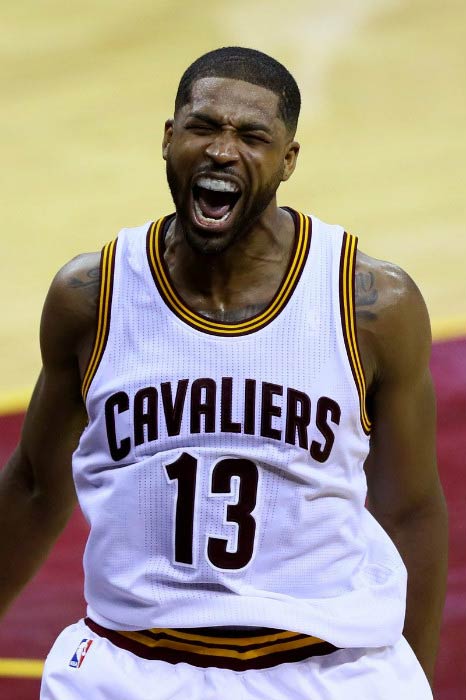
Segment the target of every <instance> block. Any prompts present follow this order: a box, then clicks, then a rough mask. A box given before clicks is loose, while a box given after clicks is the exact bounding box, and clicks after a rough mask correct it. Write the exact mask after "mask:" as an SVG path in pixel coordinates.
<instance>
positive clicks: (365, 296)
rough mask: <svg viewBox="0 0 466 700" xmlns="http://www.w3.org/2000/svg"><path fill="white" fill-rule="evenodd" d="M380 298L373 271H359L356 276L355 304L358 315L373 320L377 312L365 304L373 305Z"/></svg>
mask: <svg viewBox="0 0 466 700" xmlns="http://www.w3.org/2000/svg"><path fill="white" fill-rule="evenodd" d="M378 298H379V293H378V291H377V287H376V286H375V276H374V273H373V272H357V273H356V276H355V304H356V315H357V316H359V317H361V318H365V319H367V320H368V321H373V320H375V319H376V318H377V314H376V313H374V312H373V311H369V310H368V309H362V308H361V307H363V306H366V307H367V306H373V305H374V304H376V302H377V300H378Z"/></svg>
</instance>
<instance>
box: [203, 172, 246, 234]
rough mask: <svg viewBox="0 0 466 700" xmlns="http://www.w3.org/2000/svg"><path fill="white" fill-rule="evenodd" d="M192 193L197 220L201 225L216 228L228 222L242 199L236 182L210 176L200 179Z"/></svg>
mask: <svg viewBox="0 0 466 700" xmlns="http://www.w3.org/2000/svg"><path fill="white" fill-rule="evenodd" d="M192 193H193V202H194V214H195V217H196V219H197V220H198V222H199V223H200V224H201V225H204V226H214V227H217V226H219V225H221V224H224V223H226V222H227V221H228V219H229V218H230V216H231V213H232V211H233V209H234V208H235V205H236V203H237V202H238V200H239V198H240V197H241V190H240V188H239V186H238V185H237V184H236V183H235V182H232V181H231V180H223V179H220V178H214V177H209V176H203V177H201V178H199V179H198V180H197V181H196V183H195V185H194V186H193V189H192Z"/></svg>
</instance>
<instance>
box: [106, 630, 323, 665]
mask: <svg viewBox="0 0 466 700" xmlns="http://www.w3.org/2000/svg"><path fill="white" fill-rule="evenodd" d="M159 631H161V630H159ZM167 633H169V634H172V631H171V630H167ZM119 634H122V635H123V636H124V637H128V638H129V639H132V640H134V641H136V642H139V643H142V644H143V645H144V646H147V647H150V648H157V647H161V648H165V649H175V650H177V651H183V652H188V653H191V654H201V655H204V656H219V657H227V658H228V657H229V658H234V659H242V660H247V659H255V658H258V657H261V656H267V655H268V654H275V653H277V652H282V651H289V650H292V649H299V648H302V647H306V646H313V645H314V644H319V643H322V641H323V640H321V639H317V638H316V637H305V638H304V639H295V640H289V641H284V642H283V643H282V644H266V645H265V646H263V647H260V648H259V649H250V650H249V651H237V650H236V649H225V648H223V649H222V648H218V647H207V646H206V647H202V646H198V645H196V644H190V643H189V642H183V641H176V640H171V639H150V638H148V637H145V636H144V635H142V634H140V633H138V632H120V633H119ZM290 634H291V635H292V636H293V637H296V636H297V635H298V633H297V632H292V633H290ZM214 640H215V641H216V638H215V637H214V638H212V637H210V638H209V637H207V638H203V641H205V642H206V643H209V642H210V643H212V641H214ZM255 641H256V640H255V639H254V638H253V637H250V638H248V639H247V642H246V643H247V644H249V645H251V644H253V643H254V642H255ZM227 643H228V644H230V645H236V644H238V640H237V639H234V638H229V639H228V640H227Z"/></svg>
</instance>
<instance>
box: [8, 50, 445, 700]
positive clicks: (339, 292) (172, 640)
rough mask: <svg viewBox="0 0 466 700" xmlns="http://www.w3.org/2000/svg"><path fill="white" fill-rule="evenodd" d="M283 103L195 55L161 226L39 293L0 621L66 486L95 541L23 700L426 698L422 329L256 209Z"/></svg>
mask: <svg viewBox="0 0 466 700" xmlns="http://www.w3.org/2000/svg"><path fill="white" fill-rule="evenodd" d="M299 106H300V96H299V91H298V88H297V86H296V83H295V81H294V79H293V78H292V77H291V75H290V74H289V73H288V71H287V70H286V69H285V68H284V67H283V66H282V65H280V64H279V63H277V62H276V61H275V60H273V59H272V58H269V57H268V56H266V55H264V54H262V53H259V52H257V51H254V50H250V49H242V48H228V49H220V50H217V51H213V52H210V53H208V54H206V55H205V56H202V57H201V58H200V59H198V60H197V61H196V62H195V63H194V64H193V65H192V66H190V68H188V70H187V71H186V73H185V74H184V75H183V77H182V79H181V82H180V86H179V89H178V93H177V97H176V103H175V113H174V118H173V119H169V120H168V121H167V122H166V124H165V133H164V139H163V157H164V159H165V161H166V166H167V178H168V184H169V186H170V189H171V192H172V195H173V199H174V203H175V209H176V212H175V214H174V215H169V216H165V217H162V218H160V219H158V220H156V221H154V222H150V223H148V224H145V225H144V226H140V227H138V228H134V229H124V230H123V231H121V232H120V234H119V236H118V238H117V239H116V240H114V241H112V242H111V243H109V244H108V245H106V246H105V248H104V249H103V253H102V255H98V254H87V255H82V256H80V257H78V258H76V259H75V260H73V261H72V262H70V263H69V264H68V265H66V266H65V267H64V268H63V269H62V270H61V272H59V274H58V275H57V277H56V279H55V280H54V282H53V284H52V286H51V289H50V292H49V295H48V297H47V300H46V303H45V308H44V314H43V319H42V326H41V342H42V352H43V360H44V368H43V371H42V374H41V376H40V378H39V382H38V384H37V387H36V389H35V392H34V396H33V398H32V402H31V406H30V408H29V411H28V415H27V418H26V422H25V426H24V431H23V436H22V439H21V444H20V445H19V447H18V449H17V451H16V453H15V455H14V456H13V457H12V459H11V461H10V462H9V464H8V465H7V467H6V468H5V469H4V470H3V473H2V479H1V490H0V513H1V528H0V532H1V538H2V541H1V542H2V544H1V552H2V559H1V572H2V574H1V603H2V606H3V608H5V607H6V605H7V604H8V602H9V601H10V600H11V599H12V598H13V597H14V595H16V593H17V592H18V591H19V589H20V588H21V587H22V586H23V584H24V583H25V582H26V581H27V580H28V579H29V578H30V577H31V576H32V574H33V573H34V571H35V570H36V568H37V567H38V566H39V564H40V563H41V561H42V560H43V559H44V557H45V555H46V553H47V551H48V550H49V548H50V546H51V545H52V543H53V541H54V540H55V538H56V537H57V535H58V533H59V532H60V531H61V530H62V528H63V526H64V525H65V523H66V521H67V519H68V517H69V515H70V513H71V511H72V509H73V507H74V505H75V489H76V492H77V496H78V499H79V502H80V505H81V508H82V510H83V512H84V514H85V516H86V518H87V520H88V521H89V523H90V528H91V530H90V536H89V540H88V544H87V547H86V552H85V555H84V566H85V578H86V581H85V595H86V599H87V603H88V610H87V617H86V619H84V620H82V621H80V622H78V623H77V624H74V625H72V626H71V627H69V628H67V629H66V630H65V631H64V632H63V633H62V634H61V635H60V637H59V638H58V640H57V642H56V643H55V645H54V647H53V649H52V651H51V653H50V655H49V657H48V659H47V662H46V665H45V673H44V678H43V682H42V691H41V698H42V700H52V699H53V700H65V699H66V700H77V699H78V698H92V700H103V699H104V698H105V699H108V700H122V698H124V699H125V700H164V699H168V698H171V699H180V700H181V699H183V700H185V699H186V698H190V699H199V700H208V699H212V700H220V699H221V700H239V699H246V698H247V699H251V700H258V699H259V698H267V700H288V699H289V700H304V699H306V700H343V699H344V700H393V698H397V700H407V699H409V700H424V699H427V698H431V697H432V694H431V690H430V687H429V683H428V680H427V679H429V680H430V681H432V676H433V669H434V660H435V654H436V648H437V641H438V631H439V621H440V615H441V609H442V604H443V598H444V588H445V568H446V562H445V559H446V514H445V504H444V499H443V495H442V491H441V487H440V485H439V479H438V475H437V470H436V466H435V448H434V398H433V391H432V384H431V379H430V375H429V370H428V360H429V346H430V332H429V321H428V317H427V312H426V309H425V306H424V302H423V300H422V297H421V295H420V293H419V291H418V289H417V288H416V286H415V285H414V283H413V282H412V281H411V280H410V279H409V277H408V276H407V275H406V274H405V273H404V272H403V271H401V270H399V269H398V268H397V267H394V266H393V265H391V264H388V263H382V262H380V261H378V260H374V259H372V258H369V257H368V256H366V255H364V254H363V253H360V252H358V251H357V247H356V242H357V241H356V238H355V237H354V236H353V235H351V234H350V233H347V232H345V231H344V230H343V229H342V228H341V227H340V226H336V225H328V224H325V223H323V222H321V221H319V219H318V218H317V217H315V216H309V215H307V214H303V213H300V212H297V211H294V210H293V209H290V208H279V207H277V202H276V191H277V188H278V186H279V184H280V183H281V182H283V181H285V180H288V178H289V177H290V176H291V175H292V173H293V171H294V169H295V166H296V161H297V156H298V151H299V144H298V143H297V142H296V141H295V131H296V125H297V119H298V113H299ZM96 316H97V321H96ZM78 441H79V444H78ZM71 461H72V463H73V465H72V466H73V472H71V467H70V465H71ZM73 477H74V478H73ZM366 480H367V484H366ZM366 498H367V508H366V507H365V504H366ZM406 580H407V582H408V583H407V593H406ZM406 602H407V605H406V615H405V603H406ZM403 630H404V636H403Z"/></svg>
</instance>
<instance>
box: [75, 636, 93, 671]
mask: <svg viewBox="0 0 466 700" xmlns="http://www.w3.org/2000/svg"><path fill="white" fill-rule="evenodd" d="M91 644H92V639H82V640H81V643H80V644H79V646H78V648H77V649H76V651H75V652H74V654H73V656H72V658H71V661H70V663H69V665H70V666H72V667H73V668H79V667H80V666H81V664H82V662H83V661H84V659H85V658H86V654H87V652H88V651H89V647H90V646H91Z"/></svg>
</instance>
